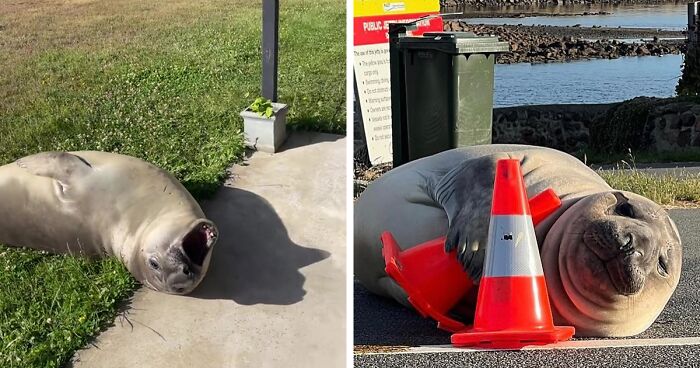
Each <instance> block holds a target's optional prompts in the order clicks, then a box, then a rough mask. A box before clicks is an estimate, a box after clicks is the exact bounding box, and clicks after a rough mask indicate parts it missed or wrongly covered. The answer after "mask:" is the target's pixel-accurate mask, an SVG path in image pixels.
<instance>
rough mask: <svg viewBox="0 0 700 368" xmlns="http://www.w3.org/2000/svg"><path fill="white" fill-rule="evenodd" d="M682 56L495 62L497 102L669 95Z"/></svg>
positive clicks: (497, 104) (614, 99)
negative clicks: (516, 62) (537, 62)
mask: <svg viewBox="0 0 700 368" xmlns="http://www.w3.org/2000/svg"><path fill="white" fill-rule="evenodd" d="M681 64H682V56H680V55H667V56H662V57H651V56H648V57H624V58H620V59H615V60H590V61H574V62H568V63H551V64H533V65H531V64H511V65H496V75H495V87H494V89H495V91H494V92H495V95H494V106H495V107H506V106H517V105H541V104H568V103H609V102H618V101H623V100H627V99H630V98H634V97H637V96H655V97H671V96H674V95H675V88H676V84H677V83H678V79H679V78H680V75H681Z"/></svg>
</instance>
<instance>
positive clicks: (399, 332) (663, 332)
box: [354, 209, 700, 368]
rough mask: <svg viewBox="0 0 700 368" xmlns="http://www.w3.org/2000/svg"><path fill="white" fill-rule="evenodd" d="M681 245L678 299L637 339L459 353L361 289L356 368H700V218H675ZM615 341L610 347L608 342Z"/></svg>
mask: <svg viewBox="0 0 700 368" xmlns="http://www.w3.org/2000/svg"><path fill="white" fill-rule="evenodd" d="M669 213H670V215H671V217H672V218H673V220H674V221H675V222H676V224H677V225H678V229H679V231H680V234H681V239H682V240H683V268H682V271H681V279H680V282H679V285H678V288H677V289H676V292H675V293H674V294H673V296H672V297H671V300H670V301H669V303H668V304H667V305H666V308H665V309H664V311H663V312H662V313H661V315H660V316H659V317H658V318H657V319H656V322H654V324H652V326H651V327H650V328H649V329H648V330H647V331H645V332H644V333H642V334H640V335H639V336H635V337H633V338H625V339H606V340H601V339H575V340H574V341H572V342H569V343H564V344H560V345H554V346H547V347H545V349H543V350H542V349H540V350H523V351H510V352H508V351H483V350H476V349H454V348H451V347H450V346H449V342H450V334H449V333H447V332H444V331H441V330H438V329H437V328H436V327H435V323H434V322H432V321H431V320H428V319H423V318H421V317H420V316H419V315H418V314H416V313H415V312H413V311H411V310H409V309H407V308H404V307H402V306H400V305H398V303H394V302H392V301H390V300H388V299H384V298H380V297H377V296H375V295H372V294H370V293H369V292H368V291H367V290H366V289H364V288H363V287H362V286H361V285H359V284H358V283H356V284H355V291H354V299H355V301H354V304H355V318H354V335H355V337H354V339H355V341H354V343H355V345H365V346H363V347H362V348H361V349H357V351H356V353H355V359H354V360H355V366H356V367H388V368H390V367H409V366H410V367H471V366H479V367H520V368H525V367H671V366H673V367H697V366H700V298H698V290H700V237H699V236H698V235H699V234H700V210H698V209H683V210H670V211H669ZM609 340H612V341H609Z"/></svg>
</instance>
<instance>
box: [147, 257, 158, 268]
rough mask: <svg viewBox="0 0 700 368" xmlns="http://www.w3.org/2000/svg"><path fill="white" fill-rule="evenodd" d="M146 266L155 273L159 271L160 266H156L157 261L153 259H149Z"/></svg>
mask: <svg viewBox="0 0 700 368" xmlns="http://www.w3.org/2000/svg"><path fill="white" fill-rule="evenodd" d="M148 266H149V267H151V268H152V269H154V270H156V271H158V270H159V269H160V265H159V264H158V261H156V259H155V258H151V259H149V260H148Z"/></svg>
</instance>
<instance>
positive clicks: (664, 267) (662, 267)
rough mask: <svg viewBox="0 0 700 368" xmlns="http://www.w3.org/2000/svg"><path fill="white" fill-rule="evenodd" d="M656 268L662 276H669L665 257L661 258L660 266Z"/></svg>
mask: <svg viewBox="0 0 700 368" xmlns="http://www.w3.org/2000/svg"><path fill="white" fill-rule="evenodd" d="M656 268H657V269H658V270H659V274H661V276H668V264H667V263H666V259H665V258H664V257H659V264H658V266H657V267H656Z"/></svg>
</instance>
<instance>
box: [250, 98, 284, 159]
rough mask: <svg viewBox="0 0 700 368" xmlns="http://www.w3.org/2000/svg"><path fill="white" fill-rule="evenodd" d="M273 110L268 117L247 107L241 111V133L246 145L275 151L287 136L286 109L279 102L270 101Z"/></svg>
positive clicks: (259, 149)
mask: <svg viewBox="0 0 700 368" xmlns="http://www.w3.org/2000/svg"><path fill="white" fill-rule="evenodd" d="M272 109H273V110H274V111H275V113H274V115H272V117H270V118H266V117H264V116H260V115H259V114H258V113H255V112H252V111H250V110H249V109H245V110H243V111H241V117H243V134H244V136H245V143H246V145H247V146H250V147H253V148H254V149H255V150H257V151H263V152H270V153H275V152H277V151H278V150H279V148H280V147H281V146H282V143H284V140H285V139H286V138H287V110H288V107H287V105H285V104H281V103H275V102H273V103H272Z"/></svg>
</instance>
